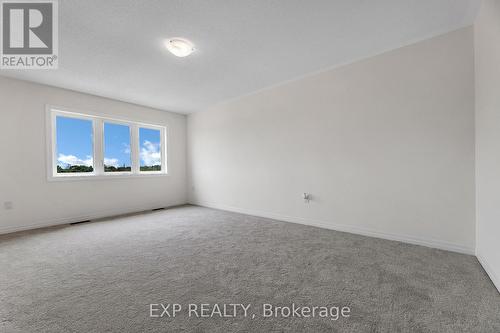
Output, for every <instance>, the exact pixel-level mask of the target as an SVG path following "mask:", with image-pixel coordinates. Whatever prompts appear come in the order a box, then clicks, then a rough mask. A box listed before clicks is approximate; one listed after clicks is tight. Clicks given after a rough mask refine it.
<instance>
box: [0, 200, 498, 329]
mask: <svg viewBox="0 0 500 333" xmlns="http://www.w3.org/2000/svg"><path fill="white" fill-rule="evenodd" d="M0 286H1V287H0V298H1V303H0V332H7V333H10V332H23V333H25V332H37V333H38V332H51V333H54V332H85V333H88V332H134V333H136V332H177V331H185V332H237V331H240V332H285V331H287V332H288V331H289V332H307V331H308V332H495V333H498V332H500V295H499V293H498V291H497V290H496V289H495V288H494V286H493V284H492V283H491V281H490V280H489V279H488V276H487V275H486V274H485V272H484V271H483V269H482V268H481V266H480V265H479V263H478V262H477V260H476V258H475V257H473V256H468V255H462V254H457V253H452V252H447V251H441V250H436V249H431V248H426V247H421V246H414V245H408V244H403V243H399V242H393V241H387V240H381V239H376V238H369V237H363V236H358V235H353V234H348V233H342V232H336V231H331V230H324V229H320V228H315V227H309V226H303V225H298V224H291V223H285V222H280V221H274V220H269V219H264V218H258V217H252V216H247V215H241V214H236V213H228V212H223V211H218V210H212V209H206V208H201V207H194V206H185V207H179V208H174V209H169V210H163V211H157V212H152V213H144V214H137V215H132V216H127V217H120V218H114V219H108V220H103V221H98V222H92V223H86V224H78V225H73V226H63V227H54V228H47V229H41V230H35V231H30V232H21V233H16V234H11V235H4V236H0ZM174 303H176V304H179V307H180V308H181V310H180V311H179V312H178V313H177V314H176V317H167V316H166V315H165V314H164V316H163V317H151V316H150V314H151V307H153V314H154V315H159V314H160V313H162V312H163V311H160V310H161V308H160V310H157V308H159V307H160V304H163V305H164V306H165V307H167V304H174ZM292 303H295V304H296V306H300V307H304V308H305V307H311V308H312V307H314V306H316V307H318V309H319V308H320V307H327V308H328V309H329V310H332V309H333V310H332V311H333V312H332V313H333V314H334V312H335V309H336V308H339V309H340V308H342V307H348V308H349V309H350V312H349V316H347V315H346V316H344V317H342V316H340V317H339V318H337V319H336V320H334V319H335V317H334V316H331V315H329V316H328V317H320V316H318V315H316V316H315V317H311V316H309V317H303V316H302V317H297V316H293V317H292V316H285V315H286V314H287V311H286V310H285V311H284V313H283V312H279V315H278V316H277V317H274V316H272V317H264V314H265V313H264V309H263V304H270V305H272V306H274V307H276V306H280V307H290V306H291V304H292ZM151 304H158V305H153V306H151ZM189 304H194V305H196V306H198V307H199V309H201V307H202V305H201V304H208V307H209V309H210V311H209V312H212V311H213V309H214V305H215V304H218V305H220V306H221V307H222V306H223V304H242V305H245V306H247V305H250V307H249V308H248V314H247V316H246V317H245V316H244V312H243V309H242V308H238V311H237V316H236V317H222V318H221V317H220V316H218V313H217V312H216V314H215V316H214V317H211V318H201V317H200V318H197V317H196V316H195V315H194V313H191V316H190V315H189V314H190V313H189V311H188V310H189V306H190V305H189ZM273 309H275V308H273ZM170 310H172V308H171V307H170ZM306 312H307V310H306ZM170 314H171V315H172V312H171V311H170ZM226 315H231V313H230V312H226Z"/></svg>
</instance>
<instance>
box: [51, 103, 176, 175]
mask: <svg viewBox="0 0 500 333" xmlns="http://www.w3.org/2000/svg"><path fill="white" fill-rule="evenodd" d="M47 124H48V126H47V137H48V140H47V142H48V149H47V151H48V154H49V156H48V170H49V172H48V177H49V179H51V180H55V179H68V178H73V179H79V178H82V177H85V178H89V177H90V178H96V177H97V178H109V177H131V176H144V175H148V174H149V175H156V174H160V175H161V174H166V173H167V164H166V156H167V155H166V144H167V142H166V134H167V130H166V128H165V127H163V126H158V125H154V124H144V123H140V122H134V121H128V120H123V119H114V118H110V117H105V116H101V115H89V114H84V113H76V112H69V111H66V110H62V109H60V108H54V107H47Z"/></svg>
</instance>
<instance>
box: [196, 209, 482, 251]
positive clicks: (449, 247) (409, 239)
mask: <svg viewBox="0 0 500 333" xmlns="http://www.w3.org/2000/svg"><path fill="white" fill-rule="evenodd" d="M190 204H193V205H198V206H202V207H208V208H215V209H220V210H225V211H230V212H236V213H241V214H247V215H254V216H259V217H265V218H270V219H274V220H281V221H285V222H291V223H298V224H303V225H310V226H314V227H319V228H324V229H330V230H336V231H342V232H348V233H352V234H358V235H363V236H369V237H376V238H382V239H388V240H393V241H399V242H403V243H409V244H414V245H422V246H427V247H431V248H436V249H441V250H446V251H453V252H458V253H463V254H469V255H474V254H475V250H474V248H470V247H467V246H463V245H460V244H455V243H450V242H447V241H443V240H436V239H421V238H416V237H413V236H408V235H400V234H392V233H387V232H383V231H379V230H371V229H368V228H363V227H356V226H351V225H345V224H333V223H331V222H327V221H320V220H312V219H305V218H302V217H294V216H287V215H282V214H276V213H270V212H263V211H259V210H254V209H246V208H239V207H232V206H226V205H221V204H216V203H213V202H205V201H192V202H190Z"/></svg>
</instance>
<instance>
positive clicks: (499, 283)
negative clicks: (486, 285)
mask: <svg viewBox="0 0 500 333" xmlns="http://www.w3.org/2000/svg"><path fill="white" fill-rule="evenodd" d="M476 257H477V260H478V261H479V263H480V264H481V266H483V268H484V270H485V271H486V273H487V274H488V276H489V277H490V279H491V282H493V284H494V285H495V287H496V288H497V290H498V292H499V293H500V276H498V275H497V274H495V271H494V270H493V267H492V266H491V265H490V264H489V263H488V261H487V260H486V259H485V257H484V256H482V255H481V253H479V252H478V253H476Z"/></svg>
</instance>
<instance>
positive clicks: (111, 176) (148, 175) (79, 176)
mask: <svg viewBox="0 0 500 333" xmlns="http://www.w3.org/2000/svg"><path fill="white" fill-rule="evenodd" d="M168 175H169V174H168V173H165V172H144V173H140V174H137V173H134V174H132V173H117V174H105V175H95V174H89V175H82V174H75V175H65V176H49V177H48V179H47V180H48V181H49V182H65V181H82V180H96V181H100V180H112V179H127V178H151V177H166V176H168Z"/></svg>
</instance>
